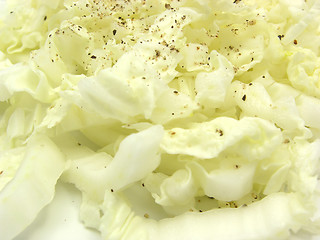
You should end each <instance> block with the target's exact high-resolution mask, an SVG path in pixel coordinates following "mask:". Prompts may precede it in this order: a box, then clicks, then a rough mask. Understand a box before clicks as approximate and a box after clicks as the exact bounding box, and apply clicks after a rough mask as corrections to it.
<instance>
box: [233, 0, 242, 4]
mask: <svg viewBox="0 0 320 240" xmlns="http://www.w3.org/2000/svg"><path fill="white" fill-rule="evenodd" d="M239 2H241V0H234V1H233V3H236V4H238V3H239Z"/></svg>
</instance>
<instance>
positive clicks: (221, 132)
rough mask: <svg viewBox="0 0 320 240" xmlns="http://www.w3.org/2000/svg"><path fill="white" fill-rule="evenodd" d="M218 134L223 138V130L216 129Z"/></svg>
mask: <svg viewBox="0 0 320 240" xmlns="http://www.w3.org/2000/svg"><path fill="white" fill-rule="evenodd" d="M216 133H219V136H220V137H221V136H223V131H222V130H221V129H216Z"/></svg>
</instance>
